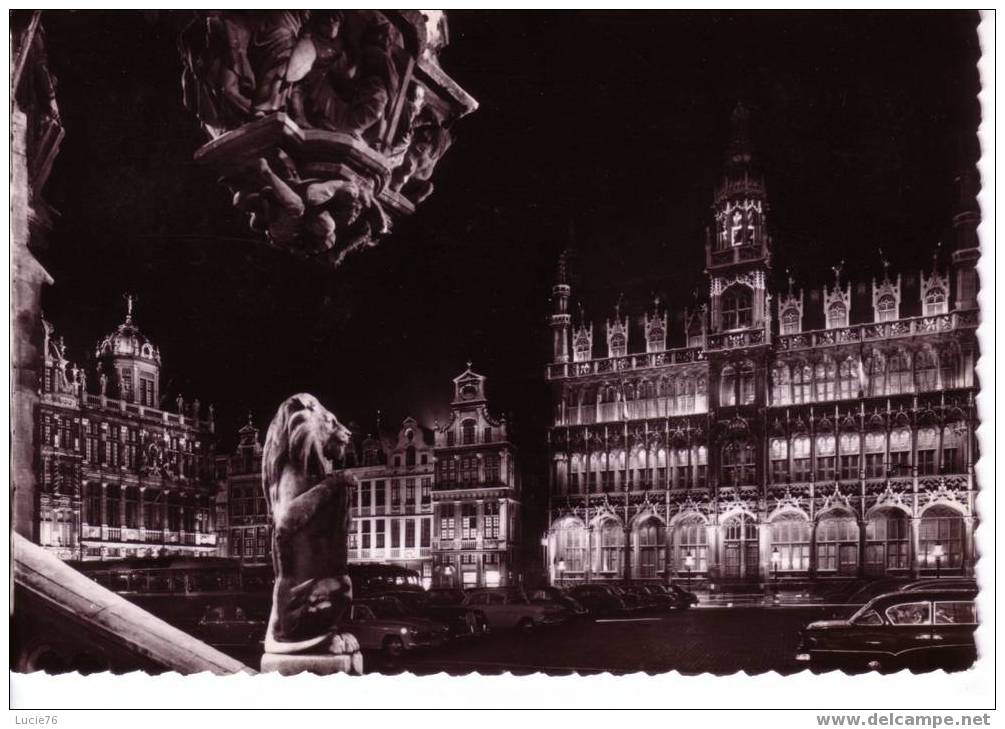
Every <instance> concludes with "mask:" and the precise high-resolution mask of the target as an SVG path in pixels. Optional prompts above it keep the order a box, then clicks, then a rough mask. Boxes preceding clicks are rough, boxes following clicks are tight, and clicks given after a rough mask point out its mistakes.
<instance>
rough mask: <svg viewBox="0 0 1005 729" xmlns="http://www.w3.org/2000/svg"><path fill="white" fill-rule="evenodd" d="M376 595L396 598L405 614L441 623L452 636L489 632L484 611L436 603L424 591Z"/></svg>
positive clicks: (460, 636) (459, 636)
mask: <svg viewBox="0 0 1005 729" xmlns="http://www.w3.org/2000/svg"><path fill="white" fill-rule="evenodd" d="M378 597H387V598H388V599H393V600H397V602H398V603H399V604H400V605H401V609H402V611H403V612H404V613H405V614H406V615H411V616H415V617H418V618H428V619H429V620H435V621H437V622H440V623H443V624H444V625H446V626H447V627H448V628H449V629H450V636H451V637H452V638H463V637H468V636H476V635H485V634H486V633H488V632H489V623H488V619H487V618H486V617H485V613H484V612H482V611H481V610H476V609H474V608H467V607H464V606H463V605H438V604H436V603H435V602H434V601H433V600H431V599H430V597H429V596H428V595H427V594H426V593H424V592H411V591H408V592H386V593H383V594H381V595H379V596H378Z"/></svg>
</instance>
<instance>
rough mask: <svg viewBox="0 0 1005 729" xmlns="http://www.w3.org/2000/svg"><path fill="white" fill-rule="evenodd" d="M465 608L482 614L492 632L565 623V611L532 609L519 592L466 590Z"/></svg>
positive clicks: (501, 589) (533, 605)
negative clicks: (473, 609)
mask: <svg viewBox="0 0 1005 729" xmlns="http://www.w3.org/2000/svg"><path fill="white" fill-rule="evenodd" d="M464 606H465V607H469V608H475V609H477V610H481V611H482V612H483V613H485V617H486V618H488V621H489V627H490V628H491V629H492V630H500V629H505V628H519V629H521V630H529V629H531V628H535V627H538V626H541V625H554V624H556V623H561V622H563V621H564V620H565V610H564V609H563V608H560V607H558V606H548V605H535V604H533V603H532V602H531V601H530V600H529V599H528V598H527V595H526V594H524V592H523V591H522V590H518V589H511V588H505V587H486V588H480V589H473V590H469V591H468V592H467V594H466V595H465V597H464Z"/></svg>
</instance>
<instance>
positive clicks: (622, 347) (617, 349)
mask: <svg viewBox="0 0 1005 729" xmlns="http://www.w3.org/2000/svg"><path fill="white" fill-rule="evenodd" d="M627 353H628V340H627V339H625V335H624V334H620V333H618V334H614V335H612V336H611V352H610V356H611V357H624V356H625V355H626V354H627Z"/></svg>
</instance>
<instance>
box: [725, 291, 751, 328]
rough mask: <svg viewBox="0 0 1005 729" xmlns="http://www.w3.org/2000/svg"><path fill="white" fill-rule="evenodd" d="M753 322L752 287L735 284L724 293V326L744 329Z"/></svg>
mask: <svg viewBox="0 0 1005 729" xmlns="http://www.w3.org/2000/svg"><path fill="white" fill-rule="evenodd" d="M752 322H753V309H752V308H751V292H750V289H749V288H747V287H746V286H743V285H742V284H733V285H732V286H730V287H729V288H728V289H726V291H725V292H724V293H723V294H722V328H723V329H727V330H728V329H744V328H746V327H749V326H750V325H751V323H752Z"/></svg>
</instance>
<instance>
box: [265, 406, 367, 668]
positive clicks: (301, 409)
mask: <svg viewBox="0 0 1005 729" xmlns="http://www.w3.org/2000/svg"><path fill="white" fill-rule="evenodd" d="M351 435H352V434H351V433H350V432H349V429H348V428H346V427H345V426H343V425H342V424H341V423H339V421H338V420H337V419H336V418H335V416H334V415H332V414H331V413H330V412H328V410H326V409H325V408H324V406H323V405H321V403H320V402H318V400H317V398H315V397H314V396H313V395H307V394H300V395H294V396H292V397H290V398H287V399H286V400H285V401H284V402H283V403H282V405H280V406H279V410H278V411H277V412H276V415H275V417H274V418H273V419H272V423H271V424H270V425H269V431H268V434H267V435H266V437H265V448H264V450H263V452H262V487H263V488H264V490H265V499H266V502H267V503H268V505H269V513H270V515H271V517H272V525H273V528H272V564H273V569H274V570H275V576H276V582H275V587H274V588H273V593H272V613H271V615H270V616H269V626H268V629H267V631H266V635H265V652H266V653H272V654H277V653H278V654H305V653H306V654H350V655H352V657H353V658H352V666H353V668H354V670H356V671H357V672H361V669H362V658H361V657H360V653H359V643H358V641H357V640H356V638H355V637H354V636H352V635H350V634H348V633H340V632H339V630H338V623H339V621H341V620H343V619H345V617H346V613H347V612H348V609H349V606H350V604H351V602H352V582H351V581H350V580H349V577H348V575H347V574H346V573H347V567H346V565H347V561H348V559H347V558H348V551H347V550H348V547H347V539H348V534H349V500H350V492H351V489H352V487H353V486H354V485H355V483H356V482H355V478H354V477H352V476H348V475H346V474H345V473H343V472H341V471H340V470H338V467H339V466H341V464H342V463H343V461H344V457H345V450H346V446H347V445H348V444H349V438H350V436H351ZM357 664H358V665H357Z"/></svg>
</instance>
